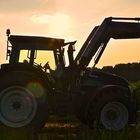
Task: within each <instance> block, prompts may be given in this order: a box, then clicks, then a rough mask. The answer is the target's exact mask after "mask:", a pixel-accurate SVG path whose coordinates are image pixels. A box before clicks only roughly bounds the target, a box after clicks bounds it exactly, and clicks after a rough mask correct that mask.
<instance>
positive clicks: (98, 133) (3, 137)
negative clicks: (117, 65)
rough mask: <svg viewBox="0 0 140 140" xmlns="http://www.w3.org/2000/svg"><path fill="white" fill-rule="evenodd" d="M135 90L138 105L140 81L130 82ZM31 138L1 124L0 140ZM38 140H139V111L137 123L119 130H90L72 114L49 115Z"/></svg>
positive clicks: (24, 139)
mask: <svg viewBox="0 0 140 140" xmlns="http://www.w3.org/2000/svg"><path fill="white" fill-rule="evenodd" d="M132 87H133V89H134V90H135V91H137V99H138V103H139V106H140V82H137V83H132ZM16 139H17V140H18V139H20V140H31V139H32V138H31V136H30V134H27V133H26V131H25V130H23V131H18V130H17V129H12V130H11V129H9V130H7V128H5V127H4V126H1V130H0V140H16ZM38 139H39V140H125V139H126V140H140V113H138V124H137V125H136V126H131V127H130V126H129V127H126V128H124V129H123V130H121V131H119V132H111V131H107V130H103V129H99V128H98V127H97V126H96V125H95V128H93V129H92V130H91V129H89V128H88V127H87V126H85V125H83V124H81V123H80V122H79V121H78V120H77V119H76V118H75V117H74V116H65V117H64V116H61V117H60V116H59V117H58V116H57V117H56V116H51V117H50V118H49V121H48V123H47V124H46V126H45V127H44V128H43V130H41V132H40V133H39V134H38Z"/></svg>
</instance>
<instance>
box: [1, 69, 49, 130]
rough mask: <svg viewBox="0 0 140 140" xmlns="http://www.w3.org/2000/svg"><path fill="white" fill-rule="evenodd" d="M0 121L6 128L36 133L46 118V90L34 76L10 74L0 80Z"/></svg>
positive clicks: (22, 73)
mask: <svg viewBox="0 0 140 140" xmlns="http://www.w3.org/2000/svg"><path fill="white" fill-rule="evenodd" d="M0 85H1V86H0V121H1V123H2V124H3V125H4V126H6V127H8V128H18V129H19V128H22V129H23V128H26V129H28V130H30V131H33V132H35V131H38V130H40V128H41V127H42V126H43V125H44V124H45V122H46V121H47V117H48V108H47V107H48V106H47V92H48V91H47V90H46V87H45V84H44V83H43V81H42V80H41V79H40V78H38V77H37V76H36V75H33V74H29V73H24V72H10V73H7V74H6V75H3V76H2V77H1V79H0Z"/></svg>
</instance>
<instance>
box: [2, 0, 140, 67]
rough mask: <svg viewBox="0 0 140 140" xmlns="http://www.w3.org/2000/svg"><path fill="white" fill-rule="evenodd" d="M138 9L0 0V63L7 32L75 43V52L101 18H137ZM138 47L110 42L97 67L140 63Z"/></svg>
mask: <svg viewBox="0 0 140 140" xmlns="http://www.w3.org/2000/svg"><path fill="white" fill-rule="evenodd" d="M139 5H140V1H139V0H133V1H132V0H108V1H107V0H102V1H99V0H70V1H67V0H24V1H19V0H10V1H9V0H0V21H1V23H0V51H1V56H0V63H4V62H5V50H6V37H5V30H6V29H7V28H10V29H11V32H12V33H13V34H24V35H25V34H26V35H40V36H50V37H59V38H64V39H66V40H71V41H73V40H78V42H77V44H76V48H77V52H78V50H79V49H80V47H81V46H82V44H83V43H84V41H85V40H86V37H87V36H88V34H89V33H90V31H91V30H92V28H93V27H94V26H96V25H98V24H100V23H101V22H102V20H103V19H104V18H105V17H109V16H115V17H140V8H139ZM139 44H140V40H123V41H119V40H118V41H115V40H111V42H110V43H109V44H108V47H107V49H106V50H105V52H104V54H103V56H102V58H101V60H100V62H99V64H98V65H97V66H98V67H102V66H105V65H115V64H117V63H128V62H140V45H139ZM77 52H76V53H77Z"/></svg>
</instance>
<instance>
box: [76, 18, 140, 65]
mask: <svg viewBox="0 0 140 140" xmlns="http://www.w3.org/2000/svg"><path fill="white" fill-rule="evenodd" d="M139 20H140V18H112V17H109V18H106V19H105V20H104V21H103V22H102V24H101V25H100V26H96V27H95V28H94V30H93V31H92V32H91V34H90V35H89V37H88V38H87V40H86V42H85V43H84V45H83V47H82V48H81V50H80V51H79V53H78V55H77V57H76V59H75V63H77V64H79V65H80V66H81V67H86V66H88V64H89V63H90V61H91V59H92V57H93V56H94V55H95V54H97V56H96V57H95V64H97V63H98V61H99V59H100V57H101V56H102V54H103V52H104V50H105V48H106V46H107V43H108V41H109V40H110V38H113V39H135V38H140V23H139V22H138V21H139Z"/></svg>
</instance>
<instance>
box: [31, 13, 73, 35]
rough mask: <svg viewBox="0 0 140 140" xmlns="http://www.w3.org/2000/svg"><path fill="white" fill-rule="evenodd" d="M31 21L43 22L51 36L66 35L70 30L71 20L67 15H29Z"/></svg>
mask: <svg viewBox="0 0 140 140" xmlns="http://www.w3.org/2000/svg"><path fill="white" fill-rule="evenodd" d="M31 20H32V21H33V22H36V23H39V24H45V25H46V28H47V29H48V31H47V32H49V34H52V33H53V36H66V35H68V34H69V32H70V28H71V26H72V20H71V18H70V17H69V16H68V15H65V14H63V13H56V14H54V15H46V14H45V15H34V16H32V17H31Z"/></svg>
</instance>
